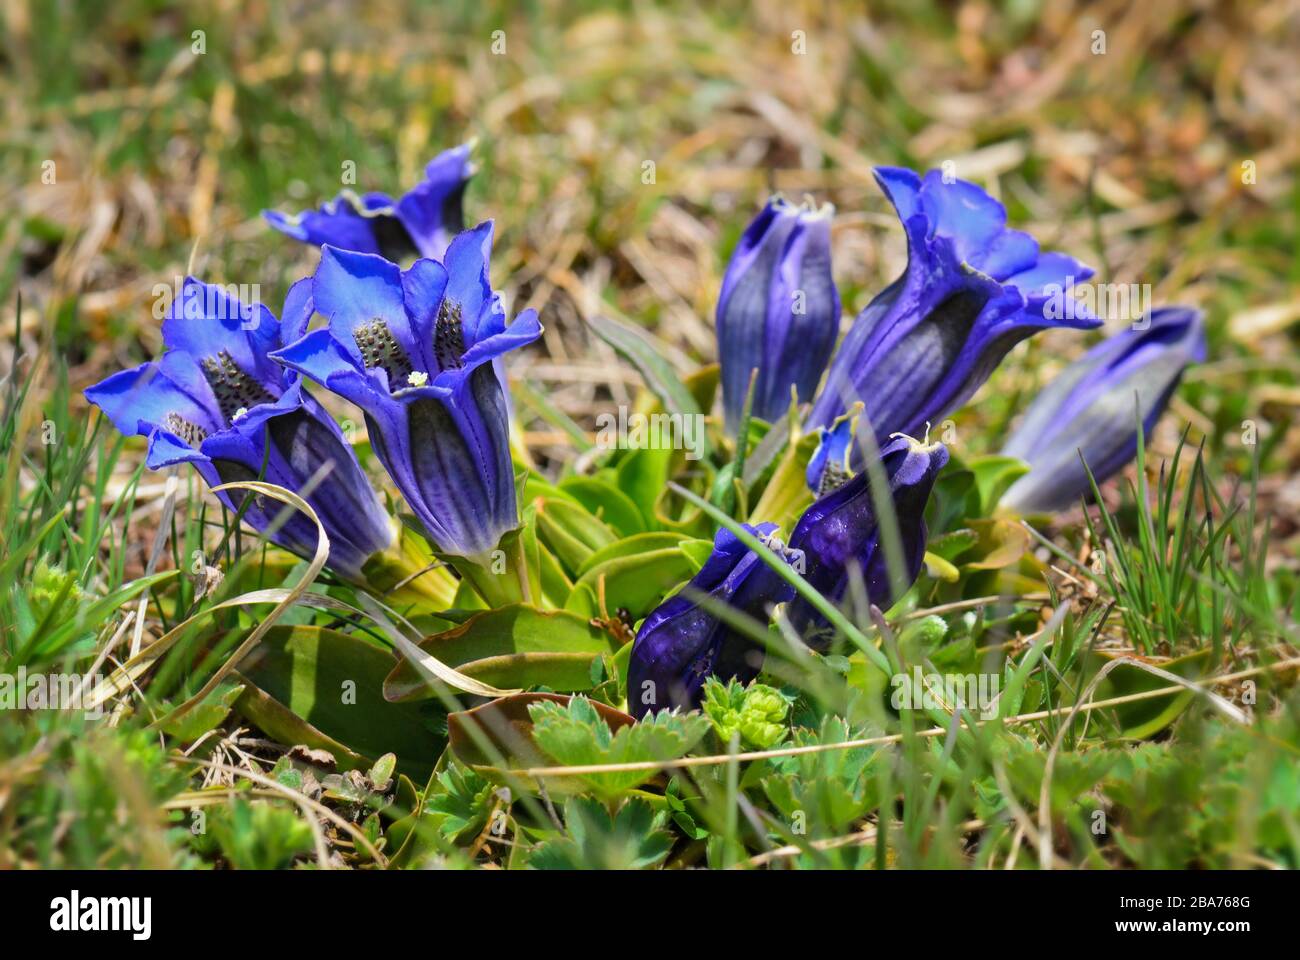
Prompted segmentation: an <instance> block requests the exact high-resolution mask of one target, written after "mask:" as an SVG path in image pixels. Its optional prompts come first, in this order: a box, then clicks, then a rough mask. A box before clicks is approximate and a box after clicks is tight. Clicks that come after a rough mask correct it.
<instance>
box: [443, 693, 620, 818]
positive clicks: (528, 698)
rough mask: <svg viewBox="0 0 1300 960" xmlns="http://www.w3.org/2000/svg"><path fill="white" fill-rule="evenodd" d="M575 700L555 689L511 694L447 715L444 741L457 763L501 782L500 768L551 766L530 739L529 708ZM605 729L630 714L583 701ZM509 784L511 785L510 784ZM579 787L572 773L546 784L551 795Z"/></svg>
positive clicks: (531, 731) (551, 763) (563, 704)
mask: <svg viewBox="0 0 1300 960" xmlns="http://www.w3.org/2000/svg"><path fill="white" fill-rule="evenodd" d="M572 699H575V698H573V697H570V696H566V695H563V694H558V693H516V694H513V695H512V696H509V697H500V698H498V699H496V700H493V701H491V702H490V703H485V704H483V705H482V706H478V707H475V708H473V709H472V710H461V711H458V712H456V713H451V714H448V715H447V737H448V745H449V746H450V747H451V752H452V754H453V755H454V756H455V757H456V759H457V760H459V761H460V762H461V763H464V764H467V765H469V766H471V767H473V768H474V769H475V770H477V771H479V772H480V773H482V774H483V775H484V776H487V777H490V778H492V779H494V780H505V779H506V777H505V775H504V774H505V771H506V770H514V769H519V768H521V767H547V766H554V763H553V761H551V760H550V759H549V758H548V757H547V755H546V754H545V753H544V752H543V751H542V749H541V747H540V746H538V745H537V743H535V742H534V740H533V719H532V715H531V714H530V713H529V708H530V707H531V706H533V705H534V704H536V703H539V702H542V701H549V702H552V703H557V704H560V705H561V706H562V707H566V708H567V706H568V704H569V702H570V700H572ZM588 702H589V703H590V704H591V706H592V707H593V708H594V709H595V711H596V712H597V713H598V714H599V715H600V716H601V718H602V719H603V720H604V721H605V723H606V724H608V725H609V726H610V727H611V728H620V729H621V728H623V727H631V726H634V725H635V724H636V718H634V717H633V716H631V715H630V714H626V713H624V712H623V711H621V710H615V709H614V708H613V707H609V706H606V705H605V704H603V703H599V702H597V701H588ZM512 785H517V784H516V783H514V782H512ZM577 786H581V784H580V783H578V781H577V780H576V779H575V778H573V777H554V778H551V779H549V780H547V782H546V789H547V790H548V791H550V792H551V793H552V794H555V793H564V792H569V791H571V790H572V789H574V788H575V787H577Z"/></svg>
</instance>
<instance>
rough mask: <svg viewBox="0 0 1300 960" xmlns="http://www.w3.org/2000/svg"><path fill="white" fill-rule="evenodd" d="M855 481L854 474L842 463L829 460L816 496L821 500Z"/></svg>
mask: <svg viewBox="0 0 1300 960" xmlns="http://www.w3.org/2000/svg"><path fill="white" fill-rule="evenodd" d="M852 479H853V473H852V471H850V470H849V469H848V468H847V467H845V466H844V464H842V463H837V462H836V461H835V460H827V461H826V466H825V468H824V469H823V470H822V476H821V480H820V482H819V483H818V484H817V490H816V494H817V497H818V498H819V499H820V498H821V497H824V496H826V494H828V493H830V492H831V491H833V490H838V489H839V488H840V487H842V486H844V484H846V483H848V482H849V481H850V480H852Z"/></svg>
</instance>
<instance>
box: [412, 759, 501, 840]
mask: <svg viewBox="0 0 1300 960" xmlns="http://www.w3.org/2000/svg"><path fill="white" fill-rule="evenodd" d="M491 800H492V784H491V782H490V781H488V780H487V779H486V778H485V777H482V776H480V775H479V774H478V773H477V772H476V771H474V770H471V769H469V768H468V767H463V766H461V765H460V764H458V763H449V764H447V769H446V770H444V771H442V773H440V774H438V775H437V778H436V781H435V784H434V786H433V788H432V789H431V790H430V791H429V793H428V794H426V795H425V799H424V811H423V813H424V816H427V817H429V818H430V819H431V820H432V821H433V824H434V826H435V827H436V828H437V829H438V831H439V832H440V833H441V834H442V835H443V836H444V837H446V838H447V839H448V840H455V839H457V838H458V837H461V836H463V835H465V834H476V833H478V832H479V831H481V830H482V829H483V828H484V827H485V826H486V825H487V817H488V810H489V808H490V807H491Z"/></svg>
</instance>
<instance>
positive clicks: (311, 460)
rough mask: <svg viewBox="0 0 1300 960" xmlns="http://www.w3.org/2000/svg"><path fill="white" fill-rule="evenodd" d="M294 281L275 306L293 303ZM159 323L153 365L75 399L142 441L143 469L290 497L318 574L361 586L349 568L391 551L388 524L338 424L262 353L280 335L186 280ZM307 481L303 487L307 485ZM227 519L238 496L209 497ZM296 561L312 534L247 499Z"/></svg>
mask: <svg viewBox="0 0 1300 960" xmlns="http://www.w3.org/2000/svg"><path fill="white" fill-rule="evenodd" d="M303 283H304V281H299V283H298V284H295V286H294V288H293V289H292V290H291V291H290V294H289V299H288V303H287V304H286V306H287V307H288V309H289V310H293V309H294V308H293V303H294V302H295V301H296V300H299V299H300V298H301V295H302V293H303ZM181 294H182V295H181V298H180V299H179V300H178V301H177V302H175V303H173V304H172V305H171V307H170V308H169V310H168V313H167V316H166V318H165V319H164V321H163V328H162V333H163V343H164V344H166V346H167V348H168V349H167V352H166V353H164V354H163V356H162V359H161V360H156V361H152V362H150V363H145V364H142V365H141V366H139V367H136V368H135V369H133V370H123V371H121V372H120V373H116V374H114V375H113V376H111V377H109V378H107V379H106V380H104V381H102V382H101V383H98V384H96V385H95V386H93V387H90V388H89V389H88V390H86V398H87V399H88V400H90V402H91V403H93V404H95V405H96V406H97V407H99V408H100V409H101V410H103V411H104V413H105V414H106V415H107V416H108V418H109V419H110V420H111V421H112V422H113V425H114V426H115V427H117V429H118V430H120V431H121V432H122V433H125V434H128V435H131V434H135V435H139V436H144V437H148V438H149V452H148V456H147V459H146V461H145V462H146V464H147V465H148V466H149V467H150V469H154V470H157V469H161V468H162V467H170V466H173V465H174V464H178V463H192V464H194V466H195V468H196V469H197V470H198V471H199V473H200V475H201V476H202V477H203V479H204V480H206V481H207V482H208V484H210V485H212V486H217V485H218V484H221V483H227V482H230V481H236V480H253V479H257V478H258V476H259V475H260V474H261V473H262V466H263V463H264V462H265V465H266V473H265V475H264V479H265V480H266V481H267V482H269V483H273V484H277V485H279V486H281V487H284V488H286V489H288V490H290V491H293V492H295V493H299V494H300V495H302V496H303V498H304V499H305V500H306V501H307V502H308V503H309V504H311V506H312V509H314V510H315V511H316V514H317V516H318V517H319V518H320V520H321V523H322V524H323V525H324V526H325V531H326V533H327V534H328V536H329V540H330V556H329V565H330V567H331V568H333V569H334V570H335V571H337V572H338V573H339V574H341V575H343V576H345V577H347V578H349V579H353V580H360V579H361V568H362V567H363V565H364V564H365V562H366V560H367V559H368V558H369V557H370V556H371V555H373V554H375V553H377V552H379V551H381V550H384V549H386V548H387V547H388V546H389V545H390V544H391V543H392V541H393V525H392V522H391V521H390V520H389V518H388V517H387V515H386V514H385V513H384V509H383V506H382V505H381V504H380V502H379V499H378V497H377V496H376V495H375V492H374V490H373V489H372V488H371V486H370V482H369V481H368V480H367V479H366V475H365V473H364V472H363V471H362V469H361V466H360V464H358V463H357V458H356V455H355V454H354V453H353V452H352V448H351V447H350V446H348V444H347V441H346V440H345V439H344V438H343V434H342V432H341V431H340V430H339V427H338V424H336V423H335V422H334V421H333V419H331V418H330V416H329V415H328V414H327V413H326V412H325V411H324V410H323V409H322V408H321V406H320V405H319V404H318V403H317V402H316V401H315V400H314V399H313V398H312V397H311V396H310V395H309V394H307V393H306V392H305V391H303V389H302V382H301V379H300V378H299V377H298V376H297V375H296V374H291V373H289V372H288V371H286V370H285V369H284V368H283V367H281V366H280V365H278V364H276V363H275V362H273V361H272V360H271V359H270V358H269V356H268V354H269V353H270V352H271V351H272V350H274V349H275V348H277V347H279V346H280V345H281V343H282V335H283V334H284V333H290V334H292V333H293V332H296V331H292V330H287V329H284V328H282V327H281V325H280V323H278V322H277V321H276V319H275V317H274V316H273V315H272V313H271V312H270V311H269V310H267V309H266V308H265V307H263V306H261V305H260V304H255V305H245V304H242V303H240V302H239V301H238V300H236V299H234V298H232V297H229V296H227V295H226V293H225V292H224V291H223V290H222V289H221V288H220V287H218V286H212V285H209V284H206V283H201V282H200V281H198V280H195V279H194V278H193V277H187V278H186V280H185V283H184V285H183V286H182V288H181ZM313 480H315V481H316V484H315V486H314V487H313V486H310V482H311V481H313ZM218 496H219V497H220V498H221V499H222V502H223V503H225V504H226V506H227V507H229V508H230V509H231V510H237V509H238V508H239V505H240V504H241V503H242V502H243V499H244V496H245V494H244V492H243V491H227V492H223V493H220V494H218ZM285 511H287V512H288V517H287V520H286V521H285V522H284V524H283V526H281V527H280V528H279V530H278V531H276V532H274V533H273V534H272V539H273V540H274V541H275V542H276V543H278V544H279V545H280V546H282V547H284V548H285V549H287V550H291V551H293V552H294V553H297V554H299V555H300V556H304V557H310V556H312V555H313V554H314V553H315V550H316V539H317V537H316V525H315V524H313V523H312V522H311V520H309V519H308V518H307V517H306V516H305V515H304V514H302V513H299V512H298V511H296V510H294V509H293V508H291V507H288V506H286V505H285V504H282V503H280V502H279V501H274V500H271V499H270V498H265V497H260V496H253V498H252V500H251V502H250V503H249V505H248V509H247V510H246V511H245V513H244V519H245V520H246V521H247V522H248V524H249V525H250V526H252V527H253V528H255V529H257V530H266V529H267V527H268V526H269V525H270V524H271V523H272V521H274V520H276V519H277V518H278V517H279V515H280V514H281V513H282V512H285Z"/></svg>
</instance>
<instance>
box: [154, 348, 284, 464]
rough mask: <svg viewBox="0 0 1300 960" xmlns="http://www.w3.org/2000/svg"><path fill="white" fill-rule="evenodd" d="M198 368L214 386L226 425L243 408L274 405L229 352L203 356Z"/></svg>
mask: <svg viewBox="0 0 1300 960" xmlns="http://www.w3.org/2000/svg"><path fill="white" fill-rule="evenodd" d="M199 365H200V366H201V367H202V368H203V376H204V377H205V378H206V379H207V381H208V385H209V386H211V387H212V393H213V394H214V395H215V396H216V398H217V405H218V406H219V407H220V408H221V415H222V416H223V417H225V418H226V422H227V423H231V422H233V421H234V419H235V416H236V415H237V414H238V412H239V410H240V409H241V408H242V409H245V410H249V409H252V408H253V407H255V406H257V405H258V404H261V403H274V402H275V397H273V396H271V394H269V393H268V392H267V391H266V389H265V388H264V387H263V386H262V385H261V384H260V383H258V382H257V381H256V380H254V379H253V378H252V377H250V376H249V375H248V374H246V373H244V371H243V370H240V369H239V367H238V366H237V365H236V364H235V360H234V358H233V357H231V355H230V353H229V352H228V351H226V350H222V351H221V352H220V353H218V354H217V355H216V356H215V357H204V358H203V359H202V360H200V361H199ZM177 436H180V434H177ZM186 442H188V441H186Z"/></svg>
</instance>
